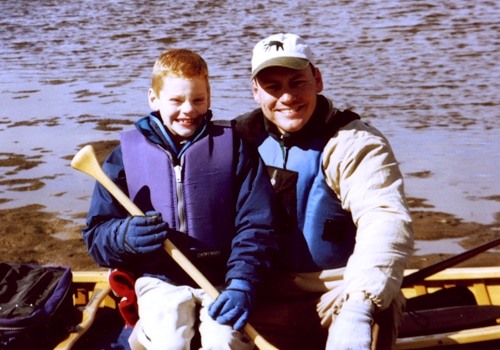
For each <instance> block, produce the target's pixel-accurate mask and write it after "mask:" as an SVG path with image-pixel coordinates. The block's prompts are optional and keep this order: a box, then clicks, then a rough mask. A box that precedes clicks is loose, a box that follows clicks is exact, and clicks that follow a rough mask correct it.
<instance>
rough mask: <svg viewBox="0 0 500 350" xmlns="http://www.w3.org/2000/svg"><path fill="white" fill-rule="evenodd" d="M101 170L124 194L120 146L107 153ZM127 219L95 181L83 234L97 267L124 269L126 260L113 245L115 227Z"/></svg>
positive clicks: (113, 200)
mask: <svg viewBox="0 0 500 350" xmlns="http://www.w3.org/2000/svg"><path fill="white" fill-rule="evenodd" d="M102 168H103V170H104V172H105V173H106V174H107V175H108V176H109V178H110V179H111V180H112V181H113V182H114V183H115V184H116V185H118V187H120V188H121V189H122V190H123V191H124V192H125V193H127V188H126V182H125V172H124V169H123V162H122V153H121V148H120V146H118V147H117V148H115V149H114V150H113V151H112V152H111V153H110V154H109V156H108V157H107V158H106V160H105V161H104V163H103V165H102ZM127 216H128V213H127V212H126V210H125V209H124V208H123V207H122V206H121V205H120V203H118V202H117V201H116V199H114V198H113V197H112V196H111V194H110V193H109V192H108V191H107V190H106V189H105V188H104V187H103V186H102V185H101V184H99V183H98V182H96V184H95V187H94V192H93V194H92V199H91V202H90V208H89V212H88V215H87V226H86V227H85V228H84V229H83V231H82V235H83V239H84V241H85V243H86V245H87V249H88V251H89V253H90V255H91V256H92V258H93V259H94V260H95V261H96V263H97V264H99V265H100V266H106V267H116V268H119V267H125V266H127V262H126V261H125V260H124V258H125V257H124V256H121V255H120V253H119V250H118V249H117V244H116V235H117V231H118V228H119V226H120V225H121V223H122V222H123V220H124V219H125V218H126V217H127Z"/></svg>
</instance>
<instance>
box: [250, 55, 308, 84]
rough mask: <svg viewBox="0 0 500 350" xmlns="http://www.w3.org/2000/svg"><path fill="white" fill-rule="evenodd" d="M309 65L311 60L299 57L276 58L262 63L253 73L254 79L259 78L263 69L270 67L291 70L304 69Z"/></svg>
mask: <svg viewBox="0 0 500 350" xmlns="http://www.w3.org/2000/svg"><path fill="white" fill-rule="evenodd" d="M308 65H309V60H307V59H305V58H299V57H275V58H271V59H270V60H267V61H265V62H263V63H261V64H260V65H259V66H258V67H257V68H255V69H254V70H253V72H252V79H253V78H255V77H256V76H257V74H259V73H260V72H261V71H262V70H263V69H266V68H269V67H285V68H291V69H297V70H300V69H304V68H307V66H308Z"/></svg>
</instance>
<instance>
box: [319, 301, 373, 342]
mask: <svg viewBox="0 0 500 350" xmlns="http://www.w3.org/2000/svg"><path fill="white" fill-rule="evenodd" d="M371 343H372V306H370V305H367V304H365V303H364V302H361V301H350V300H347V301H346V302H345V303H344V305H342V308H341V309H340V313H339V315H338V316H337V318H336V319H335V321H334V323H333V325H332V326H331V328H330V332H329V335H328V344H327V348H328V349H335V350H364V349H366V350H370V349H371Z"/></svg>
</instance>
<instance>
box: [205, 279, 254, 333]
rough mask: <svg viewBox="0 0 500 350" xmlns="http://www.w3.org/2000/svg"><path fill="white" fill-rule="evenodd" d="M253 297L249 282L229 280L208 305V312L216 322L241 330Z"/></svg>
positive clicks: (251, 305) (252, 304) (252, 303)
mask: <svg viewBox="0 0 500 350" xmlns="http://www.w3.org/2000/svg"><path fill="white" fill-rule="evenodd" d="M255 298H256V292H255V288H254V286H252V284H251V283H250V282H247V281H245V280H238V279H234V280H231V283H230V284H229V286H228V287H227V289H226V290H224V291H223V292H222V293H221V294H220V295H219V297H218V298H217V300H216V301H214V302H213V303H212V304H211V305H210V306H209V308H208V314H209V315H210V317H212V318H213V319H214V320H216V321H217V322H218V323H220V324H225V325H230V326H233V329H234V330H236V331H241V330H242V329H243V327H244V326H245V324H246V323H247V321H248V317H249V316H250V311H251V310H252V308H253V306H254V304H255Z"/></svg>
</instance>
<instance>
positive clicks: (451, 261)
mask: <svg viewBox="0 0 500 350" xmlns="http://www.w3.org/2000/svg"><path fill="white" fill-rule="evenodd" d="M499 244H500V238H497V239H494V240H493V241H490V242H487V243H484V244H482V245H480V246H477V247H475V248H472V249H469V250H467V251H465V252H463V253H460V254H458V255H454V256H452V257H450V258H448V259H445V260H443V261H439V262H437V263H435V264H433V265H430V266H427V267H424V268H423V269H421V270H418V271H416V272H414V273H412V274H410V275H408V276H405V277H404V278H403V284H402V287H403V288H404V287H410V286H412V285H413V284H415V283H418V282H420V281H423V280H424V279H426V278H427V277H429V276H432V275H434V274H436V273H438V272H440V271H443V270H445V269H447V268H449V267H452V266H454V265H457V264H460V263H461V262H463V261H465V260H467V259H470V258H472V257H474V256H476V255H478V254H479V253H482V252H484V251H486V250H488V249H491V248H493V247H496V246H497V245H499Z"/></svg>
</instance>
